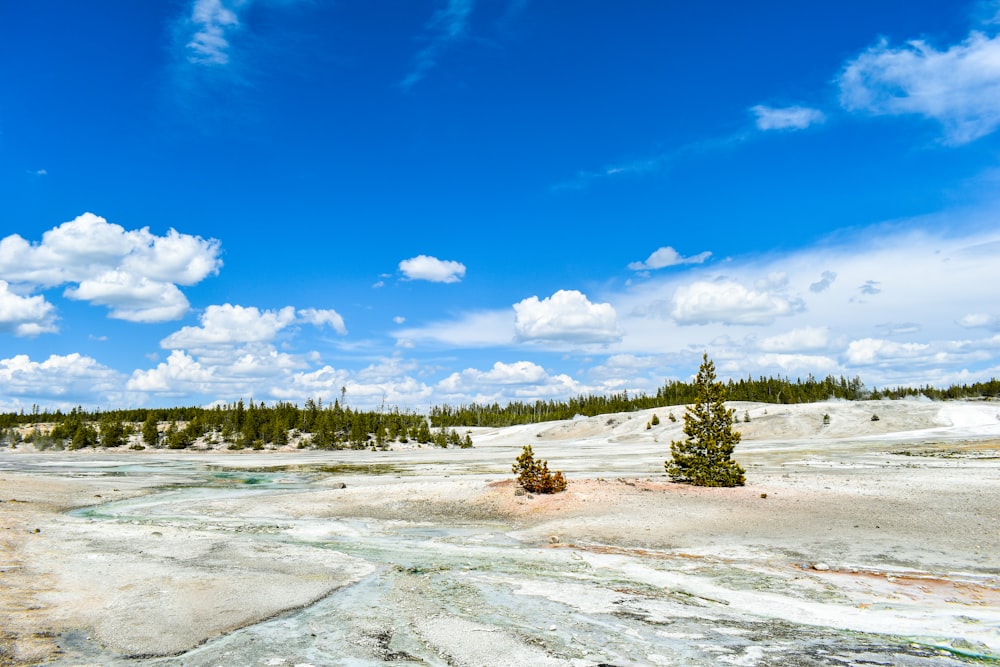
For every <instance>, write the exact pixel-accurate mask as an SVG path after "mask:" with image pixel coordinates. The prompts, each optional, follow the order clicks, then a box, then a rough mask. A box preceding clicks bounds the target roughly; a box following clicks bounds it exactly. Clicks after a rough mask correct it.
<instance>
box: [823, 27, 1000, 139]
mask: <svg viewBox="0 0 1000 667" xmlns="http://www.w3.org/2000/svg"><path fill="white" fill-rule="evenodd" d="M837 82H838V85H839V87H840V103H841V105H842V106H843V107H844V108H845V109H847V110H848V111H856V112H863V113H869V114H872V115H877V116H898V115H907V114H912V115H919V116H923V117H924V118H929V119H932V120H935V121H937V122H938V123H940V124H941V126H942V128H943V130H944V142H945V143H947V144H951V145H960V144H966V143H969V142H970V141H975V140H976V139H979V138H980V137H983V136H986V135H987V134H991V133H992V132H994V131H995V130H996V129H997V127H998V126H1000V35H992V36H991V35H988V34H986V33H983V32H978V31H974V32H971V33H970V34H969V36H968V37H967V38H966V39H965V40H964V41H963V42H961V43H960V44H954V45H951V46H948V47H946V48H944V49H937V48H935V47H934V46H932V45H930V44H928V43H927V42H926V41H924V40H919V39H915V40H911V41H909V42H907V43H906V44H905V45H903V46H898V47H894V46H892V45H890V44H889V42H888V41H886V40H884V39H883V40H881V41H879V42H878V43H877V44H875V45H874V46H872V47H870V48H868V49H867V50H865V51H864V52H863V53H861V54H860V55H859V56H857V57H856V58H854V59H853V60H851V61H850V62H848V63H847V64H846V65H845V66H844V69H843V71H842V72H841V73H840V75H839V77H838V80H837Z"/></svg>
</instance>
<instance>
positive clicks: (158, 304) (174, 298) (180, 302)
mask: <svg viewBox="0 0 1000 667" xmlns="http://www.w3.org/2000/svg"><path fill="white" fill-rule="evenodd" d="M65 295H66V296H67V297H68V298H70V299H75V300H77V301H88V302H90V303H94V304H97V305H99V306H108V307H110V308H111V313H110V316H111V317H113V318H115V319H119V320H128V321H130V322H163V321H166V320H176V319H179V318H181V317H183V315H184V313H186V312H187V310H188V300H187V298H186V297H185V296H184V295H183V294H182V293H181V291H180V290H179V289H178V288H177V286H176V285H174V284H172V283H161V282H154V281H152V280H149V279H148V278H146V277H144V276H135V275H131V274H128V273H125V272H124V271H108V272H106V273H103V274H101V275H99V276H96V277H94V278H93V279H87V280H83V281H81V282H80V284H79V286H77V287H70V288H67V289H66V291H65Z"/></svg>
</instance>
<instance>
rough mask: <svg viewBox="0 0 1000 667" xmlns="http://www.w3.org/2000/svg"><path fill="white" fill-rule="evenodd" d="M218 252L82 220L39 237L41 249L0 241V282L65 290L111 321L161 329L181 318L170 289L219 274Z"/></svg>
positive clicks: (203, 244) (212, 246) (184, 305)
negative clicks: (99, 307) (105, 311)
mask: <svg viewBox="0 0 1000 667" xmlns="http://www.w3.org/2000/svg"><path fill="white" fill-rule="evenodd" d="M219 253H220V246H219V242H218V241H216V240H214V239H210V240H205V239H203V238H201V237H199V236H190V235H188V234H181V233H179V232H177V231H175V230H173V229H171V230H169V231H168V232H167V235H166V236H155V235H154V234H152V233H150V231H149V228H148V227H144V228H142V229H137V230H126V229H125V228H124V227H121V226H120V225H116V224H113V223H109V222H108V221H107V220H105V219H104V218H102V217H100V216H97V215H94V214H92V213H84V214H83V215H80V216H78V217H77V218H75V219H74V220H71V221H69V222H65V223H63V224H61V225H59V226H57V227H55V228H53V229H50V230H49V231H47V232H45V233H44V234H43V235H42V240H41V242H40V243H30V242H28V241H27V240H25V239H24V238H22V237H21V236H19V235H18V234H12V235H10V236H7V237H4V238H3V239H0V279H2V280H7V281H9V282H10V283H11V284H18V285H22V286H24V287H25V288H26V289H27V290H29V291H30V290H32V289H44V288H51V287H55V286H57V285H62V284H69V285H71V286H70V287H68V288H67V290H66V296H68V297H70V298H73V299H78V300H84V301H89V302H91V303H96V304H99V305H103V306H107V307H109V308H111V316H112V317H115V318H119V319H126V320H131V321H135V322H162V321H166V320H171V319H177V318H179V317H181V316H182V315H183V314H184V313H185V312H187V309H188V301H187V298H186V297H185V296H184V295H183V294H182V293H181V291H180V290H179V289H178V288H177V284H181V285H193V284H195V283H197V282H199V281H201V280H203V279H204V278H206V277H208V276H209V275H212V274H215V273H218V271H219V267H220V266H221V265H222V262H221V260H220V259H219ZM74 283H75V284H76V286H75V287H73V286H72V285H73V284H74Z"/></svg>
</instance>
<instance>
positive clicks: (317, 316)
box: [299, 308, 347, 336]
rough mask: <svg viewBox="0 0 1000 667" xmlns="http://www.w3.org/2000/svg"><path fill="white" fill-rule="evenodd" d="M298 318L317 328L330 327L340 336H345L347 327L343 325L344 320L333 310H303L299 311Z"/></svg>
mask: <svg viewBox="0 0 1000 667" xmlns="http://www.w3.org/2000/svg"><path fill="white" fill-rule="evenodd" d="M299 317H300V318H302V320H303V321H305V322H308V323H309V324H312V325H315V326H317V327H322V326H324V325H328V326H330V327H331V328H332V329H333V330H334V331H336V332H337V333H339V334H340V335H342V336H343V335H346V334H347V327H346V326H345V325H344V318H343V317H341V316H340V313H338V312H337V311H335V310H317V309H316V308H305V309H303V310H300V311H299Z"/></svg>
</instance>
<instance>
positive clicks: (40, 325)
mask: <svg viewBox="0 0 1000 667" xmlns="http://www.w3.org/2000/svg"><path fill="white" fill-rule="evenodd" d="M58 330H59V329H58V327H57V326H56V324H55V307H54V306H53V305H52V304H51V303H49V302H48V301H46V300H45V297H41V296H21V295H19V294H15V293H14V292H11V291H10V286H9V285H8V283H7V281H6V280H0V331H10V332H13V334H14V335H15V336H37V335H38V334H43V333H55V332H56V331H58Z"/></svg>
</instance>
